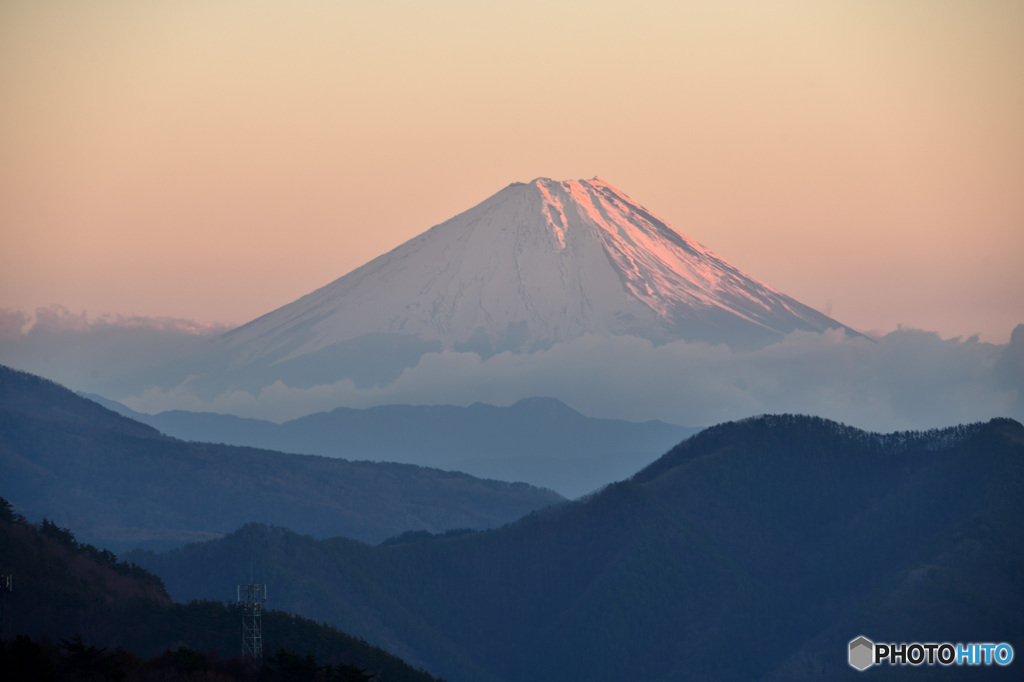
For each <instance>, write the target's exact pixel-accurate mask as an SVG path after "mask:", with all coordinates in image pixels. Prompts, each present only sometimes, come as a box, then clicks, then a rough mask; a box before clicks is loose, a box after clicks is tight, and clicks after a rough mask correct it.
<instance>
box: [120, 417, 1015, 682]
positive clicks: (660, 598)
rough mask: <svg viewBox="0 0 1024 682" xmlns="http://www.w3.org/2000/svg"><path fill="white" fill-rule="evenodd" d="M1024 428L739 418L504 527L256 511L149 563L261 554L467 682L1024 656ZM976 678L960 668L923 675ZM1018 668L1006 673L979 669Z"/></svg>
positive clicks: (189, 575)
mask: <svg viewBox="0 0 1024 682" xmlns="http://www.w3.org/2000/svg"><path fill="white" fill-rule="evenodd" d="M1021 519H1024V427H1022V426H1021V425H1020V424H1018V423H1017V422H1014V421H1011V420H1006V419H997V420H993V421H991V422H988V423H985V424H976V425H971V426H964V427H954V428H951V429H945V430H938V431H930V432H924V433H902V434H868V433H864V432H862V431H858V430H857V429H852V428H849V427H845V426H842V425H840V424H836V423H834V422H830V421H826V420H823V419H817V418H811V417H798V416H768V417H761V418H756V419H750V420H746V421H742V422H736V423H730V424H723V425H720V426H718V427H714V428H712V429H708V430H706V431H704V432H702V433H701V434H699V435H697V436H695V437H693V438H691V439H690V440H688V441H686V442H684V443H682V444H680V445H679V446H678V447H677V448H675V449H674V450H673V451H672V452H670V453H668V454H667V455H666V456H665V457H663V458H662V459H661V460H659V461H658V462H656V463H655V464H653V465H652V466H651V467H649V468H648V469H646V470H644V471H643V472H640V473H639V474H638V475H637V476H635V477H634V478H633V479H631V480H627V481H623V482H621V483H617V484H613V485H611V486H609V487H607V488H606V489H604V490H602V491H601V492H599V493H596V494H594V495H591V496H588V497H587V498H584V499H582V500H579V501H577V502H573V503H570V504H566V505H561V506H558V507H553V508H550V509H548V510H544V511H540V512H537V513H534V514H531V515H529V516H527V517H526V518H524V519H522V520H520V521H519V522H517V523H515V524H512V525H510V526H506V527H503V528H500V529H496V530H491V531H485V532H477V533H468V534H461V535H459V534H450V535H448V536H434V537H428V536H425V535H423V534H408V535H406V536H404V537H400V538H396V539H395V540H394V541H392V542H389V543H385V544H382V545H379V546H375V547H370V546H366V545H362V544H360V543H356V542H352V541H350V540H345V539H342V538H337V539H332V540H324V541H314V540H313V539H311V538H304V537H301V536H298V535H295V534H293V533H289V532H287V531H285V530H282V529H275V528H269V527H266V526H247V527H245V528H243V529H242V530H240V531H239V532H237V533H234V534H232V535H230V536H228V537H226V538H224V539H222V540H219V541H215V542H210V543H203V544H199V545H194V546H189V547H186V548H182V549H180V550H177V551H174V552H171V553H167V554H163V555H158V556H137V557H134V558H133V560H135V561H138V562H139V563H142V564H143V565H145V566H147V567H148V568H150V569H152V570H155V571H156V572H158V573H159V574H160V575H161V576H162V577H163V578H164V579H165V580H166V581H167V586H168V589H169V590H170V592H171V594H172V595H174V596H175V597H176V598H191V597H202V596H210V595H212V594H215V593H216V591H217V590H219V589H221V588H220V587H219V585H222V584H224V583H225V581H228V580H229V575H230V574H233V573H232V572H237V571H238V570H241V569H243V567H244V566H245V562H247V561H248V560H249V556H251V555H252V553H253V552H254V551H255V552H256V553H257V557H258V558H257V561H258V562H259V564H260V566H261V568H262V570H263V574H264V575H266V576H267V582H268V583H273V584H274V586H275V587H274V590H275V594H276V595H277V599H278V600H279V603H280V604H283V605H286V608H289V609H294V610H295V611H297V612H300V613H303V614H305V615H308V616H311V617H314V618H318V619H320V618H322V619H325V620H329V621H330V622H332V623H334V624H336V625H339V626H341V627H343V629H345V630H346V631H350V632H354V633H357V634H359V635H361V636H363V637H365V638H366V639H368V640H369V641H372V642H375V643H378V644H381V645H382V646H386V647H387V648H388V649H389V650H392V651H395V652H396V653H398V654H399V655H402V656H403V657H404V658H407V659H409V658H415V659H416V660H420V661H424V662H426V663H427V668H428V670H430V671H431V672H434V673H435V674H440V675H444V676H445V677H446V678H448V679H450V680H459V681H462V682H470V681H476V680H488V679H489V680H503V681H504V682H527V681H530V682H543V681H545V680H552V681H553V680H564V679H586V680H595V681H600V680H607V681H609V682H612V681H618V680H624V679H629V680H636V681H645V680H650V681H652V682H653V681H655V680H694V681H695V680H759V679H763V680H776V679H777V680H784V679H785V680H788V679H827V680H833V679H844V678H849V679H859V678H857V677H856V676H857V675H861V674H871V675H873V676H875V677H879V678H880V679H891V678H892V677H893V676H895V677H896V678H899V677H902V676H903V675H906V674H907V673H908V672H909V671H907V670H904V669H896V668H893V669H878V670H872V671H870V673H858V672H857V671H855V670H854V669H853V668H851V667H850V666H849V665H848V664H847V660H846V648H847V643H848V642H849V641H850V640H851V639H853V638H855V637H857V636H859V635H864V636H867V637H869V638H872V639H874V640H875V641H889V642H904V641H906V642H912V641H922V642H943V641H949V642H1009V643H1011V644H1012V645H1013V646H1014V647H1015V648H1016V650H1017V651H1024V574H1022V573H1021V568H1020V567H1021V566H1024V524H1021ZM919 672H920V673H921V676H922V679H924V678H925V677H926V678H928V679H960V678H961V677H962V674H963V672H964V671H963V670H961V669H958V668H951V669H946V668H939V667H935V668H929V669H928V670H927V671H919ZM972 673H973V674H975V675H978V674H980V675H981V676H982V677H986V676H994V677H995V678H996V679H1019V662H1014V664H1013V665H1011V666H1010V667H1009V668H1007V669H1005V670H1004V669H986V670H975V671H972Z"/></svg>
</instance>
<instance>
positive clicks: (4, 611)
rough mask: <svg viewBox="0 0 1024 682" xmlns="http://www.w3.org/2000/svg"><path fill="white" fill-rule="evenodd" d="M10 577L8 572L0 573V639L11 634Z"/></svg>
mask: <svg viewBox="0 0 1024 682" xmlns="http://www.w3.org/2000/svg"><path fill="white" fill-rule="evenodd" d="M11 584H12V578H11V574H10V573H0V639H7V638H8V637H10V636H11V610H10V606H9V605H8V604H7V602H8V601H10V596H9V595H10V594H11Z"/></svg>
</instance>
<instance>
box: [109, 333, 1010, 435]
mask: <svg viewBox="0 0 1024 682" xmlns="http://www.w3.org/2000/svg"><path fill="white" fill-rule="evenodd" d="M533 396H549V397H554V398H558V399H560V400H562V401H564V402H565V403H567V404H569V405H571V406H572V407H574V408H576V409H577V410H579V411H580V412H583V413H584V414H587V415H590V416H597V417H616V418H622V419H629V420H635V421H642V420H647V419H662V420H665V421H668V422H673V423H676V424H683V425H691V426H699V425H709V424H714V423H718V422H721V421H726V420H730V419H739V418H743V417H748V416H751V415H756V414H762V413H780V412H796V413H805V414H815V415H820V416H823V417H827V418H831V419H836V420H839V421H843V422H846V423H847V424H851V425H853V426H858V427H861V428H866V429H871V430H879V431H890V430H896V429H924V428H931V427H940V426H948V425H951V424H955V423H962V422H973V421H980V420H987V419H990V418H992V417H1012V418H1015V419H1018V420H1024V402H1022V397H1024V325H1022V326H1020V327H1018V329H1017V330H1016V331H1015V333H1014V335H1013V338H1012V339H1011V342H1010V344H1009V345H1008V346H998V345H993V344H988V343H981V342H979V341H978V340H977V339H976V338H974V337H972V338H970V339H967V340H962V339H942V338H940V337H939V336H938V335H937V334H935V333H932V332H926V331H920V330H912V329H900V330H897V331H895V332H892V333H890V334H888V335H886V336H884V337H882V338H880V339H878V340H877V341H872V340H869V339H866V338H850V337H847V336H846V335H844V334H843V333H842V332H841V331H838V330H834V331H832V332H828V333H825V334H817V333H809V332H796V333H793V334H790V335H789V336H787V337H786V338H785V339H784V340H782V341H780V342H779V343H776V344H774V345H771V346H768V347H766V348H762V349H760V350H756V351H744V352H739V351H731V350H729V349H728V348H726V347H725V346H709V345H707V344H703V343H685V342H677V343H669V344H665V345H661V346H654V345H652V344H651V343H650V342H648V341H646V340H643V339H638V338H634V337H612V338H599V337H593V336H589V337H584V338H580V339H577V340H575V341H573V342H571V343H563V344H558V345H556V346H553V347H552V348H550V349H548V350H545V351H540V352H536V353H533V354H531V355H518V354H513V353H502V354H499V355H495V356H493V357H490V358H488V359H487V360H482V359H481V358H480V356H478V355H477V354H475V353H458V352H441V353H429V354H427V355H424V356H423V357H422V358H421V359H420V362H419V364H417V365H416V366H415V367H413V368H410V369H407V370H405V371H404V372H403V373H402V375H401V376H400V377H399V378H398V379H397V380H396V381H394V382H393V383H391V384H388V385H386V386H377V387H373V388H357V387H356V386H355V385H354V383H353V382H352V381H350V380H343V381H339V382H337V383H332V384H325V385H321V386H314V387H312V388H294V387H289V386H286V385H285V384H283V383H281V382H276V383H274V384H271V385H269V386H265V387H263V388H262V389H261V390H260V391H259V392H257V393H248V392H243V391H235V392H227V393H224V394H222V395H220V396H219V397H217V398H216V399H214V400H203V399H200V398H199V397H197V396H196V395H195V394H194V393H193V392H192V391H190V390H189V386H188V381H185V382H184V383H182V384H180V385H178V386H177V387H175V388H159V387H155V386H154V387H150V388H148V389H146V390H144V391H141V392H137V393H135V394H133V395H131V396H129V397H127V398H124V399H123V400H124V402H125V403H126V404H127V405H128V406H129V407H131V408H133V409H135V410H138V411H141V412H150V413H155V412H159V411H163V410H167V409H186V410H194V411H211V412H223V413H232V414H238V415H241V416H251V417H259V418H263V419H270V420H273V421H284V420H287V419H291V418H294V417H298V416H301V415H304V414H308V413H310V412H317V411H324V410H329V409H332V408H334V407H338V406H346V407H369V406H372V405H381V404H398V403H408V404H446V403H447V404H455V405H468V404H471V403H473V402H478V401H479V402H485V403H491V404H494V405H509V404H511V403H513V402H515V401H516V400H519V399H521V398H526V397H533Z"/></svg>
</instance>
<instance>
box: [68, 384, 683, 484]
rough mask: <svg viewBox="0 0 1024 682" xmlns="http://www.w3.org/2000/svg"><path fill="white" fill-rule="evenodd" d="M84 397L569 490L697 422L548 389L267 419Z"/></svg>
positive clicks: (671, 440) (283, 446) (224, 435)
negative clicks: (528, 394)
mask: <svg viewBox="0 0 1024 682" xmlns="http://www.w3.org/2000/svg"><path fill="white" fill-rule="evenodd" d="M86 397H88V398H90V399H92V400H95V401H96V402H99V403H100V404H102V405H105V406H107V407H108V408H110V409H112V410H115V411H118V412H120V413H122V414H125V415H127V416H129V417H131V418H132V419H134V420H137V421H139V422H142V423H145V424H148V425H150V426H152V427H154V428H156V429H159V430H160V431H161V432H163V433H165V434H167V435H169V436H173V437H175V438H181V439H183V440H192V441H204V442H209V443H226V444H228V445H244V446H253V447H262V448H269V449H273V450H280V451H283V452H297V453H302V454H312V455H324V456H328V457H344V458H346V459H358V460H372V461H378V462H380V461H387V462H403V463H407V464H417V465H420V466H429V467H437V468H439V469H446V470H453V471H462V472H465V473H468V474H472V475H473V476H478V477H481V478H491V479H498V480H503V481H522V482H525V483H529V484H531V485H535V486H538V487H541V488H550V489H552V490H555V491H557V492H559V493H561V494H562V495H565V496H566V497H570V498H572V497H579V496H580V495H584V494H586V493H589V492H591V491H592V490H595V489H596V488H599V487H601V486H602V485H606V484H608V483H611V482H613V481H619V480H622V479H623V478H626V477H627V476H630V475H632V474H633V473H635V472H636V471H637V470H638V469H640V468H641V467H643V466H646V465H647V464H650V463H651V462H652V461H654V460H655V459H656V458H657V457H658V456H659V455H661V454H662V453H664V452H665V451H666V450H668V449H669V448H671V447H672V446H673V445H675V444H676V443H678V442H679V441H681V440H683V439H684V438H686V437H688V436H690V435H692V434H693V433H695V432H696V431H697V429H694V428H688V427H683V426H675V425H673V424H666V423H665V422H660V421H649V422H644V423H634V422H627V421H622V420H618V419H593V418H590V417H585V416H583V415H582V414H580V413H579V412H577V411H576V410H573V409H572V408H570V407H568V406H567V405H565V403H562V402H561V401H558V400H555V399H553V398H531V399H525V400H520V401H519V402H517V403H515V404H514V405H511V406H509V407H495V406H493V405H484V404H481V403H476V404H474V405H470V406H469V407H456V406H454V405H385V406H380V407H372V408H368V409H362V410H356V409H348V408H337V409H335V410H332V411H330V412H321V413H317V414H312V415H308V416H305V417H300V418H299V419H293V420H291V421H287V422H284V423H282V424H275V423H273V422H268V421H263V420H260V419H244V418H241V417H235V416H232V415H224V414H213V413H209V412H204V413H196V412H186V411H183V410H172V411H169V412H161V413H159V414H155V415H148V414H142V413H138V412H133V411H132V410H129V409H128V408H126V407H125V406H123V405H121V404H120V403H117V402H114V401H108V400H106V399H105V398H102V397H100V396H93V395H86Z"/></svg>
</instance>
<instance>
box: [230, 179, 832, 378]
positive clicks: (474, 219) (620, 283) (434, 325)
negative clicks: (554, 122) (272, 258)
mask: <svg viewBox="0 0 1024 682" xmlns="http://www.w3.org/2000/svg"><path fill="white" fill-rule="evenodd" d="M836 327H840V328H841V327H843V325H841V324H839V323H838V322H836V321H835V320H832V319H831V318H829V317H827V316H825V315H823V314H821V313H819V312H817V311H815V310H813V309H812V308H809V307H808V306H806V305H803V304H802V303H800V302H798V301H796V300H794V299H792V298H790V297H788V296H786V295H785V294H782V293H781V292H779V291H776V290H774V289H772V288H771V287H768V286H766V285H764V284H762V283H760V282H758V281H757V280H755V279H753V278H752V277H750V276H748V275H746V274H744V273H743V272H741V271H740V270H739V269H737V268H735V267H733V266H732V265H730V264H729V263H727V262H726V261H724V260H723V259H721V258H720V257H718V256H716V255H715V254H714V253H712V252H711V251H709V250H708V249H706V248H704V247H703V246H701V245H700V244H698V243H697V242H695V241H693V240H692V239H690V238H688V237H686V236H684V235H682V234H680V233H678V232H676V231H675V230H674V229H673V228H672V227H671V226H669V225H668V224H667V223H665V222H664V221H663V220H661V219H659V218H657V217H656V216H655V215H653V214H652V213H651V212H650V211H648V210H647V209H645V208H644V207H643V206H641V205H639V204H638V203H636V202H635V201H633V200H632V199H630V198H629V197H628V196H626V195H625V194H624V193H622V192H620V191H619V190H617V189H615V188H614V187H612V186H611V185H609V184H608V183H606V182H604V181H603V180H600V179H599V178H593V179H591V180H569V181H563V182H558V181H555V180H550V179H548V178H538V179H536V180H534V181H532V182H529V183H514V184H511V185H509V186H508V187H506V188H505V189H503V190H501V191H500V192H498V193H497V194H495V195H493V196H491V197H490V198H489V199H486V200H485V201H483V202H482V203H480V204H478V205H476V206H474V207H473V208H471V209H469V210H468V211H465V212H464V213H461V214H459V215H457V216H455V217H454V218H451V219H450V220H448V221H446V222H444V223H441V224H440V225H437V226H435V227H433V228H431V229H429V230H427V231H426V232H424V233H423V234H421V235H419V236H417V237H415V238H413V239H411V240H409V241H407V242H405V243H404V244H402V245H401V246H399V247H397V248H395V249H394V250H392V251H390V252H388V253H386V254H384V255H382V256H380V257H378V258H376V259H374V260H372V261H370V262H369V263H367V264H365V265H363V266H362V267H359V268H357V269H356V270H353V271H352V272H350V273H349V274H347V275H345V276H343V277H341V278H340V279H337V280H335V281H334V282H331V283H330V284H328V285H326V286H324V287H322V288H320V289H318V290H316V291H314V292H312V293H310V294H308V295H306V296H303V297H302V298H300V299H298V300H296V301H294V302H292V303H289V304H287V305H285V306H283V307H281V308H279V309H277V310H275V311H273V312H270V313H268V314H266V315H264V316H262V317H260V318H258V319H256V320H254V321H252V322H250V323H248V324H246V325H243V326H242V327H239V328H237V329H235V330H233V331H231V332H229V333H228V334H226V335H225V336H224V337H223V339H222V343H223V344H224V346H225V347H226V348H231V349H234V350H236V351H241V356H242V357H245V358H247V360H252V359H255V358H263V359H265V360H270V361H272V362H275V363H280V362H290V361H293V360H296V359H298V358H302V357H306V356H309V355H311V354H323V353H327V354H328V355H331V356H337V355H338V353H339V352H342V351H344V350H345V349H349V350H356V349H357V348H362V347H366V348H370V347H372V348H379V347H380V345H381V344H383V345H384V346H388V347H392V348H394V349H395V350H399V351H402V350H403V349H404V351H407V352H414V351H415V349H416V348H419V349H421V350H427V349H436V350H440V349H450V350H471V351H475V352H478V353H480V354H481V356H483V357H488V356H490V355H493V354H495V353H499V352H502V351H515V352H531V351H533V350H537V349H540V348H546V347H549V346H551V345H552V344H554V343H557V342H561V341H569V340H572V339H574V338H577V337H579V336H582V335H584V334H596V335H599V336H609V335H622V334H628V335H632V336H638V337H642V338H646V339H649V340H651V341H653V342H654V343H664V342H668V341H674V340H679V339H685V340H691V341H704V342H709V343H726V344H728V345H729V346H731V347H733V348H749V347H756V346H761V345H765V344H767V343H770V342H772V341H774V340H777V339H779V338H781V337H782V336H783V335H785V334H787V333H789V332H792V331H794V330H800V329H802V330H811V331H824V330H826V329H829V328H836ZM332 349H333V350H332ZM343 354H344V353H343ZM232 355H234V353H232Z"/></svg>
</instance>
